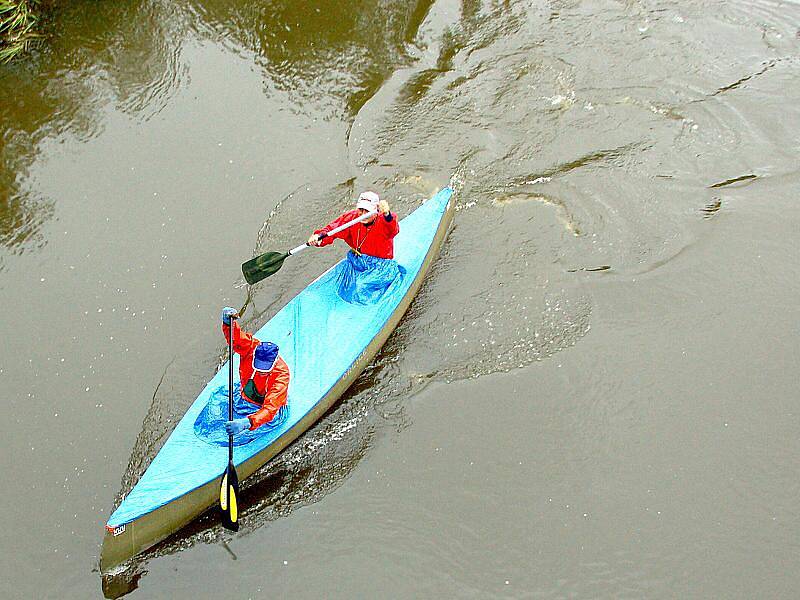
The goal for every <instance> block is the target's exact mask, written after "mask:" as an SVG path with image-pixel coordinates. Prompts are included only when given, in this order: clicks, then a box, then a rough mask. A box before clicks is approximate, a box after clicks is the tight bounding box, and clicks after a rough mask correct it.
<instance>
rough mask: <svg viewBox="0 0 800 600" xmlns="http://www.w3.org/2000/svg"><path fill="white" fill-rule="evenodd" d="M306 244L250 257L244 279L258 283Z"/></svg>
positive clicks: (363, 217)
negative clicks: (283, 250) (284, 250)
mask: <svg viewBox="0 0 800 600" xmlns="http://www.w3.org/2000/svg"><path fill="white" fill-rule="evenodd" d="M376 214H378V213H377V212H374V211H373V212H368V213H364V214H363V215H361V216H360V217H358V218H357V219H353V220H352V221H348V222H347V223H345V224H344V225H341V226H340V227H337V228H336V229H332V230H330V231H329V232H328V233H321V234H320V235H319V239H320V240H323V239H325V238H326V237H328V236H331V235H333V234H335V233H339V232H340V231H344V230H345V229H347V228H348V227H352V226H353V225H355V224H356V223H361V222H362V221H366V220H368V219H370V218H371V217H373V216H374V215H376ZM307 246H308V242H306V243H305V244H303V245H301V246H298V247H297V248H292V249H291V250H289V251H288V252H265V253H264V254H261V255H259V256H256V257H255V258H251V259H250V260H248V261H247V262H246V263H244V264H242V274H243V275H244V280H245V281H246V282H247V283H249V284H250V285H253V284H254V283H258V282H259V281H261V280H262V279H264V278H265V277H269V276H270V275H274V274H275V273H277V272H278V269H280V268H281V267H282V266H283V261H284V260H286V259H287V258H289V257H290V256H294V255H295V254H297V253H298V252H300V251H301V250H303V249H304V248H306V247H307Z"/></svg>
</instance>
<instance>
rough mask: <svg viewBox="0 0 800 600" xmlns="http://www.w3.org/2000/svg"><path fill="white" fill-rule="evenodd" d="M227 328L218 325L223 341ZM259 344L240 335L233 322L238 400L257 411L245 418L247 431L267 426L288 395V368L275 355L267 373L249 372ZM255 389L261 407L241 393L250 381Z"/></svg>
mask: <svg viewBox="0 0 800 600" xmlns="http://www.w3.org/2000/svg"><path fill="white" fill-rule="evenodd" d="M230 329H231V328H230V326H228V325H225V324H224V323H223V324H222V333H223V334H224V335H225V339H226V340H228V339H229V336H230ZM260 343H261V341H260V340H259V339H257V338H255V337H253V334H252V333H247V332H246V331H242V329H241V327H239V323H237V322H236V321H234V322H233V351H234V352H236V354H238V355H239V357H240V360H239V378H240V379H241V382H242V398H244V399H245V400H247V401H248V402H250V403H252V404H253V405H254V406H258V407H260V408H258V410H256V411H255V412H254V413H252V414H250V415H248V416H247V418H248V419H249V420H250V429H257V428H258V427H260V426H261V425H263V424H264V423H269V422H270V421H271V420H272V419H273V417H274V416H275V414H276V413H277V412H278V410H280V408H281V407H282V406H285V405H286V400H287V397H288V393H289V366H288V365H287V364H286V362H285V361H284V360H283V359H282V358H281V357H280V355H278V358H277V360H276V361H275V364H274V365H273V367H272V370H271V371H268V372H267V371H256V370H255V369H253V353H254V352H255V351H256V348H257V347H258V345H259V344H260ZM251 379H252V380H253V384H254V385H255V387H256V392H257V393H258V394H260V395H263V396H264V403H263V404H259V403H258V401H257V400H254V399H251V398H249V397H248V396H247V395H246V394H245V393H244V388H245V386H246V385H247V383H248V382H249V381H250V380H251Z"/></svg>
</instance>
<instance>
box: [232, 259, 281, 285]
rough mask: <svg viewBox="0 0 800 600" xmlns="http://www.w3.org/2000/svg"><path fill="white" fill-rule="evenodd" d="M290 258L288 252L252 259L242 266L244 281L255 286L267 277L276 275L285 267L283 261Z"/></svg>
mask: <svg viewBox="0 0 800 600" xmlns="http://www.w3.org/2000/svg"><path fill="white" fill-rule="evenodd" d="M288 256H289V253H288V252H266V253H265V254H262V255H260V256H256V257H255V258H251V259H250V260H248V261H247V262H246V263H244V264H242V274H243V275H244V280H245V281H246V282H247V283H249V284H250V285H253V284H254V283H258V282H259V281H261V280H262V279H264V278H265V277H269V276H270V275H273V274H275V273H276V272H277V271H278V269H280V268H281V266H283V261H284V260H286V258H287V257H288Z"/></svg>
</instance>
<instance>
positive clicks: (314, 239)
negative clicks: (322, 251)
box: [308, 233, 320, 248]
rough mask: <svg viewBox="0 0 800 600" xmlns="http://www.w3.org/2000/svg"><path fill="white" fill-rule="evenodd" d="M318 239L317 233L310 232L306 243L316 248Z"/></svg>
mask: <svg viewBox="0 0 800 600" xmlns="http://www.w3.org/2000/svg"><path fill="white" fill-rule="evenodd" d="M319 240H320V237H319V234H317V233H312V234H311V237H310V238H308V245H309V246H316V247H317V248H319Z"/></svg>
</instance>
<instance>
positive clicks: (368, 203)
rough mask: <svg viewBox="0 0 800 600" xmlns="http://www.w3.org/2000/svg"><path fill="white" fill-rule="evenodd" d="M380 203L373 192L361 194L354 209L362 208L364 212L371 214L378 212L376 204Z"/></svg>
mask: <svg viewBox="0 0 800 600" xmlns="http://www.w3.org/2000/svg"><path fill="white" fill-rule="evenodd" d="M380 201H381V199H380V198H379V197H378V194H376V193H375V192H361V195H360V196H359V197H358V202H356V208H363V209H364V210H366V211H370V212H373V211H376V210H378V202H380Z"/></svg>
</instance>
